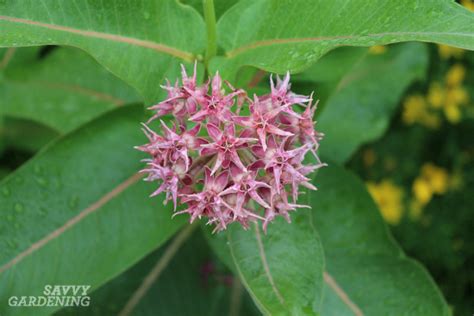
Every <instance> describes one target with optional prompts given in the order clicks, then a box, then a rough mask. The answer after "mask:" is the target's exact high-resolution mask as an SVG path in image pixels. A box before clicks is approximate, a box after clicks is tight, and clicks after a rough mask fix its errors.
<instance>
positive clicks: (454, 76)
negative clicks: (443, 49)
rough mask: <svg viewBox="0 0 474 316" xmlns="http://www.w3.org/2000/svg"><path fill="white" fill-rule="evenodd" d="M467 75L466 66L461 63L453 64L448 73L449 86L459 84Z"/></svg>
mask: <svg viewBox="0 0 474 316" xmlns="http://www.w3.org/2000/svg"><path fill="white" fill-rule="evenodd" d="M465 76H466V68H464V66H463V65H461V64H456V65H453V66H452V67H451V68H449V70H448V72H447V73H446V78H445V81H446V84H447V85H448V86H451V87H453V86H459V85H460V84H461V83H462V81H463V80H464V77H465Z"/></svg>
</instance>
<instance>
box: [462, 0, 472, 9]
mask: <svg viewBox="0 0 474 316" xmlns="http://www.w3.org/2000/svg"><path fill="white" fill-rule="evenodd" d="M461 4H462V5H463V6H464V7H466V8H467V9H468V10H471V11H474V2H473V1H472V0H461Z"/></svg>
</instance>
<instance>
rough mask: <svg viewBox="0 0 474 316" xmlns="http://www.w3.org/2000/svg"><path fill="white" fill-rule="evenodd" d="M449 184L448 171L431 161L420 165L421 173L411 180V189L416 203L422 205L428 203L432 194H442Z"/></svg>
mask: <svg viewBox="0 0 474 316" xmlns="http://www.w3.org/2000/svg"><path fill="white" fill-rule="evenodd" d="M449 184H450V180H449V174H448V172H447V171H446V170H445V169H444V168H441V167H438V166H436V165H434V164H432V163H426V164H424V165H423V166H422V167H421V174H420V175H419V176H418V177H417V178H416V179H415V181H414V182H413V186H412V190H413V195H414V196H415V200H416V203H417V204H416V205H417V206H419V207H423V206H425V205H426V204H428V203H429V202H430V201H431V199H432V198H433V195H434V194H444V193H446V191H447V190H448V187H449Z"/></svg>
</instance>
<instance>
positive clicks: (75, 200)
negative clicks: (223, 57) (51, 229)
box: [69, 196, 79, 210]
mask: <svg viewBox="0 0 474 316" xmlns="http://www.w3.org/2000/svg"><path fill="white" fill-rule="evenodd" d="M78 204H79V197H78V196H73V197H72V198H71V199H69V207H70V208H71V210H73V209H75V208H76V207H77V205H78Z"/></svg>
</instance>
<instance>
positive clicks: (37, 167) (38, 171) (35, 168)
mask: <svg viewBox="0 0 474 316" xmlns="http://www.w3.org/2000/svg"><path fill="white" fill-rule="evenodd" d="M41 171H42V168H41V166H40V165H35V166H34V167H33V172H34V173H36V174H41Z"/></svg>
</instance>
